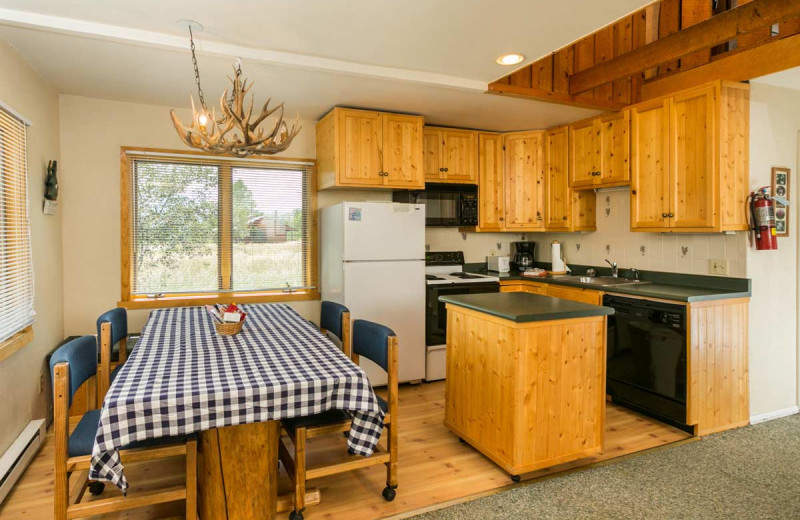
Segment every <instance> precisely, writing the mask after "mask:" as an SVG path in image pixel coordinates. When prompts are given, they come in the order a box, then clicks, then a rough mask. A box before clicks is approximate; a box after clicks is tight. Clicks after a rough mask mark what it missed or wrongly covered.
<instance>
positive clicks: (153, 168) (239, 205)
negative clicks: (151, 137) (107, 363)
mask: <svg viewBox="0 0 800 520" xmlns="http://www.w3.org/2000/svg"><path fill="white" fill-rule="evenodd" d="M122 176H123V185H122V243H123V252H124V253H125V254H123V259H122V264H123V265H122V300H123V303H124V304H125V305H126V306H128V307H160V306H168V305H171V304H174V305H193V304H199V303H203V302H205V301H240V302H246V301H260V300H269V299H283V300H288V299H311V298H318V297H319V296H318V292H317V281H316V280H317V262H316V225H315V218H314V216H315V211H316V208H315V204H316V198H315V194H316V191H315V190H316V183H315V174H314V163H313V161H303V160H281V159H270V160H263V159H235V158H227V157H223V158H220V157H215V156H210V155H200V154H194V153H191V154H189V153H187V154H180V153H174V152H172V153H167V152H152V151H140V150H136V149H123V171H122Z"/></svg>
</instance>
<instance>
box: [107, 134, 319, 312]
mask: <svg viewBox="0 0 800 520" xmlns="http://www.w3.org/2000/svg"><path fill="white" fill-rule="evenodd" d="M129 152H135V153H136V154H137V155H139V154H147V153H153V154H157V155H153V157H152V159H158V158H160V156H163V155H165V154H168V155H171V156H173V157H172V158H173V159H174V158H175V157H178V156H181V155H184V156H186V157H187V158H189V157H194V158H197V157H204V158H208V159H209V162H213V161H214V159H218V158H219V157H228V158H231V159H235V160H237V161H240V162H242V163H246V162H247V159H242V158H241V157H236V156H233V155H224V156H219V155H213V154H209V153H205V152H201V151H196V152H195V151H186V150H169V149H162V148H142V147H133V146H122V147H120V260H121V265H120V267H121V269H120V270H121V284H120V289H121V291H120V292H121V299H120V301H119V302H117V306H118V307H125V308H127V309H158V308H165V307H190V306H196V305H206V304H211V303H232V302H237V303H271V302H288V301H306V300H319V299H320V292H319V268H318V262H317V255H318V253H317V251H318V249H317V247H318V242H319V236H318V226H317V162H316V160H314V159H305V158H290V157H272V158H270V159H269V160H270V161H276V162H298V161H300V162H307V163H311V166H310V168H309V170H310V176H309V178H310V185H309V186H308V187H307V189H308V197H309V198H308V207H309V211H310V213H311V215H309V218H308V222H309V248H308V257H309V258H310V259H311V260H310V261H307V262H306V280H307V281H308V282H309V283H308V284H307V285H309V286H313V287H314V289H311V290H293V291H290V292H286V291H237V292H227V291H226V292H219V291H210V292H196V293H173V294H170V293H166V294H164V295H163V296H158V297H150V296H144V295H136V294H132V292H131V287H132V285H133V248H132V235H133V221H132V220H131V206H130V202H131V199H130V193H131V189H132V186H131V185H130V175H129V171H130V170H129V168H130V159H129V157H130V156H129ZM143 156H144V157H146V155H143ZM222 163H223V167H222V168H220V186H229V185H230V183H225V182H224V180H223V177H224V176H227V177H228V180H230V176H231V175H232V171H233V168H232V167H230V166H229V167H227V168H226V167H224V164H225V161H222ZM254 166H255V164H254ZM229 199H230V194H227V197H226V196H225V193H223V197H221V198H220V200H219V209H220V215H221V217H220V218H221V219H226V218H230V216H229V211H228V210H230V208H231V202H232V201H231V200H229ZM230 231H231V227H230V226H229V225H228V226H226V225H225V224H224V222H221V223H220V251H221V253H220V257H219V260H220V274H221V275H222V280H223V283H226V282H225V281H226V280H230V276H225V274H226V273H227V274H230V269H231V266H232V256H233V255H232V248H231V247H230V246H231V240H232V238H231V236H230ZM226 257H227V258H226Z"/></svg>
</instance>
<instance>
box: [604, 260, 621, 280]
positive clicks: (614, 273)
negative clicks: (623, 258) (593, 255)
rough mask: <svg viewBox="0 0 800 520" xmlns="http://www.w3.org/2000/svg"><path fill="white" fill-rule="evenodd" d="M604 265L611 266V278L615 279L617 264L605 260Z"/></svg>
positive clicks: (617, 272)
mask: <svg viewBox="0 0 800 520" xmlns="http://www.w3.org/2000/svg"><path fill="white" fill-rule="evenodd" d="M606 263H607V264H608V265H610V266H611V276H613V277H614V278H617V277H618V276H619V268H618V267H617V263H616V262H612V261H611V260H609V259H608V258H606Z"/></svg>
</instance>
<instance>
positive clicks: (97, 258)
mask: <svg viewBox="0 0 800 520" xmlns="http://www.w3.org/2000/svg"><path fill="white" fill-rule="evenodd" d="M179 115H180V116H181V117H183V118H184V120H186V119H187V118H188V112H187V111H179ZM61 121H62V124H61V143H62V150H64V153H63V156H62V163H63V168H62V170H63V177H62V188H63V193H64V199H63V218H64V323H65V332H66V333H67V334H90V333H93V332H94V328H95V320H96V319H97V316H99V315H100V314H101V313H102V312H104V311H106V310H108V309H111V308H113V307H115V306H116V304H117V302H118V301H119V299H120V214H119V190H120V188H119V178H120V172H119V150H120V147H121V146H141V147H153V148H167V149H176V150H185V149H187V148H186V146H185V145H184V144H183V143H181V142H180V140H179V139H178V136H177V134H176V133H175V129H174V128H173V127H172V123H171V121H170V119H169V108H168V107H163V106H154V105H142V104H135V103H123V102H119V101H108V100H101V99H92V98H85V97H78V96H69V95H62V96H61ZM301 125H302V127H303V128H302V130H301V132H300V134H299V135H298V136H297V137H296V138H295V141H294V142H293V143H292V146H291V148H290V149H289V150H288V151H287V152H286V153H285V155H288V156H291V157H302V158H314V157H316V140H315V131H314V122H313V121H301ZM390 197H391V195H390V194H389V193H388V192H383V191H379V192H370V191H353V190H350V191H324V192H320V193H319V196H318V206H319V207H324V206H328V205H330V204H335V203H336V202H339V201H342V200H388V198H390ZM321 240H324V237H322V238H321ZM292 306H293V307H295V308H296V309H297V310H298V312H300V313H301V314H302V315H303V316H305V317H306V318H309V319H313V320H316V319H317V318H318V316H319V302H294V303H292ZM148 315H149V312H148V311H144V310H137V311H130V312H129V315H128V318H129V326H130V330H132V331H139V330H141V328H142V326H143V325H144V323H145V322H146V321H147V316H148Z"/></svg>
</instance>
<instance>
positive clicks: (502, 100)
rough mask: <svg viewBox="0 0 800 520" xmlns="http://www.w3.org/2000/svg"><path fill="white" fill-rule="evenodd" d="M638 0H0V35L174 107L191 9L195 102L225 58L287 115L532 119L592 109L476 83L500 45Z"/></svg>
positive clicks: (41, 61) (569, 35)
mask: <svg viewBox="0 0 800 520" xmlns="http://www.w3.org/2000/svg"><path fill="white" fill-rule="evenodd" d="M648 3H649V1H648V0H604V1H601V2H598V1H596V0H572V1H569V2H553V1H552V0H505V1H489V0H437V1H430V0H404V1H402V2H400V1H397V0H328V1H325V0H294V1H289V0H237V1H235V2H220V1H214V2H211V1H198V0H195V1H192V2H188V1H185V0H169V1H165V0H158V1H156V0H138V1H137V2H131V1H123V0H114V1H111V0H107V1H105V2H97V1H92V0H49V1H48V0H0V38H3V39H6V40H8V41H9V42H10V43H11V45H13V46H14V47H15V48H16V49H17V50H18V51H19V52H20V53H21V54H22V56H23V57H24V58H25V59H27V60H28V61H29V62H30V63H31V65H32V66H33V67H34V68H35V69H36V70H37V71H38V72H39V74H41V75H42V77H44V78H45V79H46V80H48V81H50V82H51V83H53V84H54V85H55V86H56V88H57V89H58V90H59V91H60V92H63V93H67V94H74V95H81V96H89V97H99V98H106V99H116V100H122V101H131V102H140V103H150V104H157V105H168V106H180V107H186V106H188V99H189V96H188V94H189V92H192V91H193V90H194V84H193V72H192V67H191V61H190V58H189V52H188V48H187V47H188V41H187V40H188V38H187V36H186V34H185V29H182V28H181V27H180V26H179V25H178V24H177V23H176V21H177V20H179V19H184V18H191V19H193V20H197V21H198V22H200V23H202V24H203V25H204V30H203V31H202V32H200V33H199V34H196V35H195V37H196V40H197V43H198V60H199V62H200V71H201V78H202V80H203V87H204V91H205V93H206V98H207V101H211V100H215V99H217V98H218V97H219V95H220V94H221V92H222V90H223V89H224V88H225V87H226V86H227V84H226V82H227V80H226V79H225V75H229V74H230V72H231V64H232V62H233V60H234V58H235V57H237V56H241V57H242V58H243V67H244V72H245V75H246V76H247V77H249V78H251V79H252V80H255V84H256V86H255V87H254V89H253V91H254V92H255V93H256V102H259V101H263V99H262V98H261V97H260V96H266V95H270V96H272V98H273V99H275V100H279V101H285V102H286V107H287V110H288V113H289V114H290V115H294V114H295V113H296V112H297V113H299V114H300V117H301V118H302V119H312V120H313V119H317V118H319V117H320V116H321V115H322V114H323V113H325V112H326V111H327V110H328V109H329V108H330V107H331V106H334V105H350V106H362V107H366V108H376V109H386V110H396V111H405V112H413V113H421V114H423V115H425V116H426V119H427V120H428V121H429V122H431V123H434V124H448V125H454V126H466V127H472V128H485V129H490V130H515V129H523V128H543V127H547V126H552V125H556V124H560V123H563V122H566V121H570V120H574V119H578V118H581V117H585V116H589V115H591V114H593V113H594V112H591V111H588V110H585V109H577V108H571V107H564V106H559V105H553V104H547V103H540V102H533V101H528V100H520V99H514V98H506V97H499V96H494V95H489V94H484V93H483V92H484V91H485V89H486V84H487V83H488V82H490V81H492V80H493V79H496V78H497V77H500V76H503V75H505V74H507V73H508V72H509V71H510V70H509V69H508V68H505V67H502V66H500V65H497V64H496V63H495V62H494V59H495V58H496V57H497V56H498V55H500V54H503V53H506V52H512V51H513V52H519V53H522V54H525V55H526V56H527V57H528V58H529V60H528V61H533V60H535V59H537V58H538V57H540V56H542V55H544V54H546V53H548V52H550V51H552V50H554V49H556V48H558V47H560V46H563V45H565V44H567V43H569V42H571V41H574V40H576V39H578V38H580V37H581V36H583V35H585V34H587V33H589V32H591V31H593V30H595V29H597V28H599V27H601V26H603V25H605V24H607V23H610V22H612V21H614V20H615V19H617V18H619V17H621V16H623V15H625V14H627V13H629V12H631V11H633V10H636V9H638V8H640V7H642V6H643V5H646V4H648Z"/></svg>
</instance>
